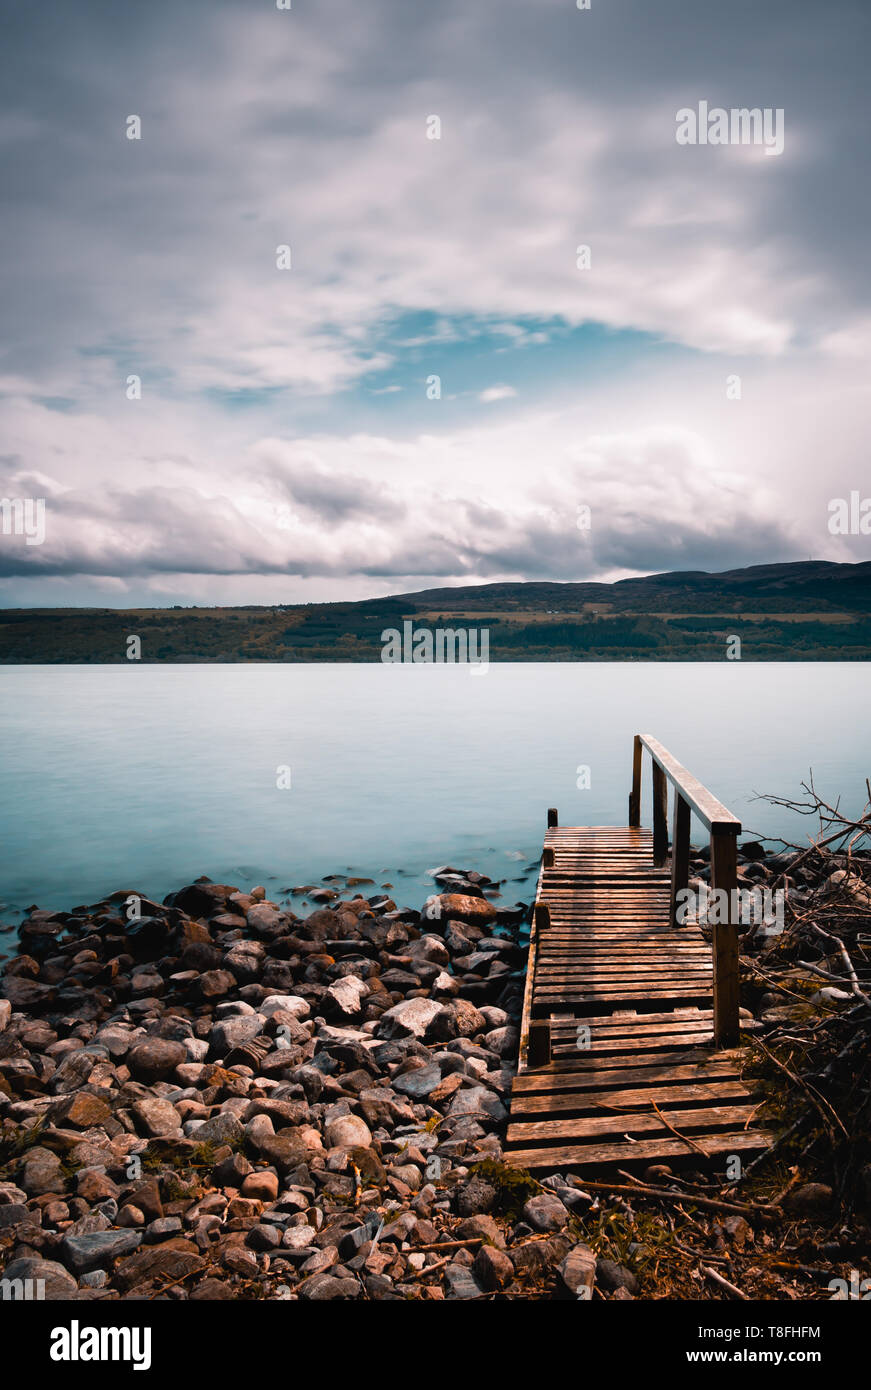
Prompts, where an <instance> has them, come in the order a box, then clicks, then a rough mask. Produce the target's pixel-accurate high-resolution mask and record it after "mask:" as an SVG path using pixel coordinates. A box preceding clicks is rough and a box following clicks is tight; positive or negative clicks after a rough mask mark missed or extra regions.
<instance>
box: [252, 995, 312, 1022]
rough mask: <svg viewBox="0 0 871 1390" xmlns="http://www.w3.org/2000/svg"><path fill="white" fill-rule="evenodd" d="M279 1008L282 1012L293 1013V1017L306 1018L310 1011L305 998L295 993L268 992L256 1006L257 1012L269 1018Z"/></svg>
mask: <svg viewBox="0 0 871 1390" xmlns="http://www.w3.org/2000/svg"><path fill="white" fill-rule="evenodd" d="M279 1010H281V1012H282V1013H286V1014H293V1016H294V1018H308V1016H309V1014H310V1013H311V1007H310V1006H309V1004H308V1002H307V1000H305V999H301V998H300V997H299V995H297V994H269V995H267V996H266V998H265V999H264V1000H263V1003H262V1004H260V1006H259V1008H258V1012H259V1013H261V1014H264V1015H265V1016H266V1018H271V1017H272V1015H273V1014H274V1013H277V1012H278V1011H279Z"/></svg>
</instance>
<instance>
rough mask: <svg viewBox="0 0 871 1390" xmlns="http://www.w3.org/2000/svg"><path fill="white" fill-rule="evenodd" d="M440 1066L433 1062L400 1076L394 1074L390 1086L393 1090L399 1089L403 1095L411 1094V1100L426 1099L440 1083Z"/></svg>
mask: <svg viewBox="0 0 871 1390" xmlns="http://www.w3.org/2000/svg"><path fill="white" fill-rule="evenodd" d="M441 1081H442V1073H441V1067H439V1066H438V1065H437V1064H436V1063H435V1062H432V1063H430V1065H429V1066H427V1067H418V1068H417V1070H416V1071H407V1072H405V1073H404V1074H403V1075H402V1076H394V1077H393V1080H392V1083H391V1084H392V1086H393V1089H394V1091H399V1092H400V1093H401V1094H402V1095H404V1096H411V1098H412V1100H426V1098H427V1096H429V1095H431V1094H432V1093H433V1092H434V1091H435V1090H436V1088H437V1087H438V1086H440V1085H441Z"/></svg>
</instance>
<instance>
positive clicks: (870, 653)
mask: <svg viewBox="0 0 871 1390" xmlns="http://www.w3.org/2000/svg"><path fill="white" fill-rule="evenodd" d="M405 620H411V621H412V622H413V623H414V625H415V627H416V628H419V627H426V628H430V629H432V628H436V627H450V628H462V627H474V628H477V629H486V631H487V633H488V634H489V659H490V660H491V661H585V660H587V661H589V660H594V661H595V660H599V661H601V660H608V661H614V660H631V661H687V660H705V661H715V660H722V659H724V658H725V656H726V653H727V643H730V644H731V645H730V648H729V649H730V650H732V651H734V650H735V643H734V641H733V640H732V639H734V638H736V637H737V638H740V642H741V659H743V660H751V661H789V660H801V661H813V660H826V661H845V660H846V661H867V660H871V562H865V563H862V564H855V565H848V564H831V563H828V562H825V561H820V560H809V561H803V562H797V563H794V564H778V565H754V566H752V567H750V568H747V569H737V570H728V571H726V572H725V573H721V574H708V573H705V572H703V571H674V572H672V573H669V574H655V575H648V576H645V577H643V578H637V579H624V580H620V581H618V582H616V583H614V584H602V583H547V582H529V583H506V584H478V585H469V586H463V587H458V588H439V589H424V590H421V591H419V592H416V593H408V594H398V595H395V596H391V597H389V598H379V599H366V600H362V601H359V602H355V603H324V604H300V605H280V606H274V607H241V608H200V607H196V608H154V609H128V610H123V609H113V608H66V609H64V608H55V609H5V610H0V662H2V663H5V664H9V663H19V662H34V663H63V662H72V663H95V662H96V663H100V662H118V661H123V660H125V659H126V656H127V641H128V638H129V637H131V636H137V637H139V638H140V641H141V649H142V650H141V659H142V660H143V661H148V662H154V661H170V662H191V661H213V662H234V661H285V662H287V661H290V662H293V661H328V662H329V661H332V662H349V661H351V662H355V661H378V660H380V659H381V651H382V640H381V634H382V632H383V631H384V630H385V629H389V628H394V629H401V628H402V624H403V622H404V621H405Z"/></svg>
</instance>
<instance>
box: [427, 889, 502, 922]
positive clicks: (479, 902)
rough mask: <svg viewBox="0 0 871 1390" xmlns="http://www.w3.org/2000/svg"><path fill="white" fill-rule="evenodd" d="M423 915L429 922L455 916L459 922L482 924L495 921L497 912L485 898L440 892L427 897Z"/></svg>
mask: <svg viewBox="0 0 871 1390" xmlns="http://www.w3.org/2000/svg"><path fill="white" fill-rule="evenodd" d="M423 916H424V917H425V918H426V919H427V920H428V921H430V922H438V921H445V920H446V919H447V918H448V917H457V918H459V920H460V921H461V922H470V923H472V924H473V925H479V926H483V925H484V924H485V923H488V922H495V921H496V917H497V913H496V909H495V907H494V906H493V904H492V903H489V902H488V901H487V899H486V898H470V897H467V896H466V894H465V893H441V894H439V895H437V896H435V897H432V898H429V899H428V901H427V902H426V904H425V905H424V909H423Z"/></svg>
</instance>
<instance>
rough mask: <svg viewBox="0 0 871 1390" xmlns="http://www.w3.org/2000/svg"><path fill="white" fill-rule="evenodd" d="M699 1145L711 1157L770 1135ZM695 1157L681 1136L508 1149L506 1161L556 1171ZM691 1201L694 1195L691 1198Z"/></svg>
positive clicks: (708, 1139) (746, 1133)
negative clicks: (676, 1137)
mask: <svg viewBox="0 0 871 1390" xmlns="http://www.w3.org/2000/svg"><path fill="white" fill-rule="evenodd" d="M693 1138H694V1141H695V1143H696V1144H697V1145H698V1148H699V1149H701V1150H702V1152H703V1153H704V1154H706V1155H708V1156H709V1157H713V1156H715V1155H716V1154H729V1153H745V1152H747V1150H756V1151H759V1150H761V1149H767V1148H768V1147H769V1146H770V1144H771V1135H770V1134H767V1133H765V1131H764V1130H754V1129H747V1130H744V1129H742V1130H739V1131H738V1132H736V1133H725V1134H700V1135H694V1136H693ZM691 1156H695V1158H696V1162H698V1153H697V1150H694V1149H691V1148H690V1147H689V1146H688V1145H686V1144H684V1143H682V1141H681V1140H679V1139H641V1140H639V1142H638V1143H636V1144H629V1143H624V1144H619V1143H618V1144H572V1145H567V1146H560V1147H558V1148H543V1149H513V1150H512V1149H507V1150H506V1152H505V1162H506V1163H507V1164H508V1165H509V1166H510V1167H512V1168H526V1169H528V1170H531V1171H535V1170H538V1171H541V1170H545V1169H546V1170H547V1171H548V1172H554V1171H556V1170H557V1169H559V1168H577V1167H588V1168H589V1167H593V1166H598V1165H603V1166H604V1165H605V1164H619V1165H620V1167H621V1168H622V1167H625V1166H626V1164H627V1163H649V1162H650V1160H651V1159H660V1158H687V1157H691ZM687 1200H688V1201H691V1200H692V1198H691V1197H688V1199H687Z"/></svg>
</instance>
